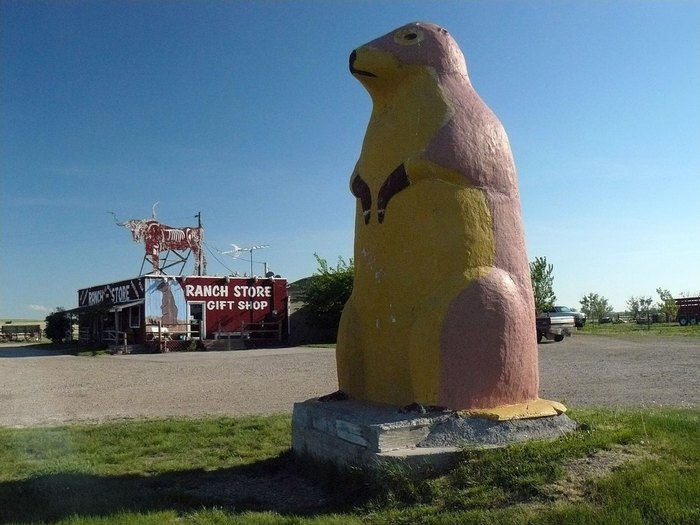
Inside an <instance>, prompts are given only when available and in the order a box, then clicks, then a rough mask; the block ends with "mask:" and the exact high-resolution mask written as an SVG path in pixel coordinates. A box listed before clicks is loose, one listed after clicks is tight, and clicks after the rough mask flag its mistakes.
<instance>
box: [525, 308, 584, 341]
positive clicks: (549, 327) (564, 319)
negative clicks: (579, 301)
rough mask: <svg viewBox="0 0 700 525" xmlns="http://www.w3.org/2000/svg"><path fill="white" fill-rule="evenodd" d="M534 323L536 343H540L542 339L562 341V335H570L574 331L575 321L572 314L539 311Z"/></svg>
mask: <svg viewBox="0 0 700 525" xmlns="http://www.w3.org/2000/svg"><path fill="white" fill-rule="evenodd" d="M535 324H536V327H537V342H538V343H541V342H542V339H547V340H548V341H552V340H553V341H555V342H557V343H558V342H560V341H563V340H564V337H566V336H570V335H571V334H572V333H574V332H575V331H576V321H575V320H574V316H573V315H561V314H560V315H552V314H550V313H541V314H540V315H538V316H537V319H536V320H535Z"/></svg>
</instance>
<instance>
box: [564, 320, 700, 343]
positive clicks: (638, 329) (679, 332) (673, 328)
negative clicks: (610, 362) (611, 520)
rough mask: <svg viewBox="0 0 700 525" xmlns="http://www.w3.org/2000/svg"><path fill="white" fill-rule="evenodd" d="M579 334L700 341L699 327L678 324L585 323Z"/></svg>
mask: <svg viewBox="0 0 700 525" xmlns="http://www.w3.org/2000/svg"><path fill="white" fill-rule="evenodd" d="M577 333H579V334H590V335H607V336H617V337H649V336H654V337H657V336H663V337H694V338H698V339H700V325H688V326H681V325H679V324H678V323H652V324H649V325H646V324H637V323H619V324H613V323H606V324H597V323H586V326H585V327H584V328H582V329H581V328H579V330H578V332H577Z"/></svg>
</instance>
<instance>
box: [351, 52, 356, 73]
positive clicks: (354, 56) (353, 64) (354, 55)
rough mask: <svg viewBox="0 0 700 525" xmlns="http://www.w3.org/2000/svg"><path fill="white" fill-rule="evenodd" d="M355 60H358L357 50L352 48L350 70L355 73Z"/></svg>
mask: <svg viewBox="0 0 700 525" xmlns="http://www.w3.org/2000/svg"><path fill="white" fill-rule="evenodd" d="M355 60H357V51H355V50H354V49H353V50H352V53H350V72H351V73H353V72H354V71H355Z"/></svg>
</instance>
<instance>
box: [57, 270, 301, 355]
mask: <svg viewBox="0 0 700 525" xmlns="http://www.w3.org/2000/svg"><path fill="white" fill-rule="evenodd" d="M288 312H289V298H288V294H287V280H286V279H281V278H260V277H251V278H247V277H244V278H241V277H230V276H227V277H210V276H169V275H144V276H141V277H136V278H134V279H129V280H126V281H119V282H114V283H109V284H104V285H99V286H93V287H90V288H84V289H81V290H78V308H75V309H73V310H70V313H72V314H74V315H77V317H78V326H79V340H80V342H81V343H87V344H106V345H109V346H111V347H117V348H119V347H124V348H127V347H129V348H131V347H133V346H134V345H136V346H141V345H143V346H145V347H147V348H150V349H151V350H153V351H161V352H165V351H171V350H188V349H189V350H193V349H198V348H199V349H201V348H202V347H208V346H209V347H210V346H212V345H213V342H214V341H215V340H217V339H219V340H220V339H225V340H226V344H227V345H228V348H231V345H232V344H234V345H236V344H238V345H240V344H242V343H245V344H246V346H251V345H255V344H260V343H265V344H270V343H282V342H285V341H286V340H287V337H288V335H289V322H288V320H289V314H288ZM232 342H233V343H232ZM218 346H221V343H219V344H218ZM224 347H225V346H224Z"/></svg>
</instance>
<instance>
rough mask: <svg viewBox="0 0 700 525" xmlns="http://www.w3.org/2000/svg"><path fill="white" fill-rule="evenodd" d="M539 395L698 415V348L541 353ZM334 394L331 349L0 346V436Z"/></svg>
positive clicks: (581, 339) (569, 345)
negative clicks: (82, 351)
mask: <svg viewBox="0 0 700 525" xmlns="http://www.w3.org/2000/svg"><path fill="white" fill-rule="evenodd" d="M539 350H540V375H541V388H540V395H541V397H543V398H548V399H554V400H558V401H563V402H564V403H565V404H567V405H568V406H570V407H590V406H620V407H623V406H625V407H653V406H681V407H698V406H699V405H700V388H699V385H698V375H699V374H698V371H699V368H700V366H699V365H700V340H698V339H681V338H677V339H666V338H639V339H629V340H623V339H615V338H610V337H596V336H581V335H578V336H574V337H571V338H568V339H566V340H565V341H564V342H561V343H543V344H541V345H539ZM336 389H337V383H336V376H335V356H334V350H332V349H321V348H306V347H295V348H281V349H260V350H245V351H230V352H205V353H171V354H140V355H121V356H98V357H76V356H70V355H55V353H53V352H51V351H46V350H37V349H35V348H32V347H12V346H6V345H3V346H0V426H8V427H18V426H31V425H47V424H59V423H66V422H98V421H105V420H112V419H140V418H148V417H167V416H189V417H201V416H206V415H226V416H242V415H250V414H273V413H290V412H291V410H292V405H293V403H294V402H296V401H303V400H305V399H308V398H311V397H316V396H319V395H323V394H327V393H329V392H332V391H334V390H336Z"/></svg>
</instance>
